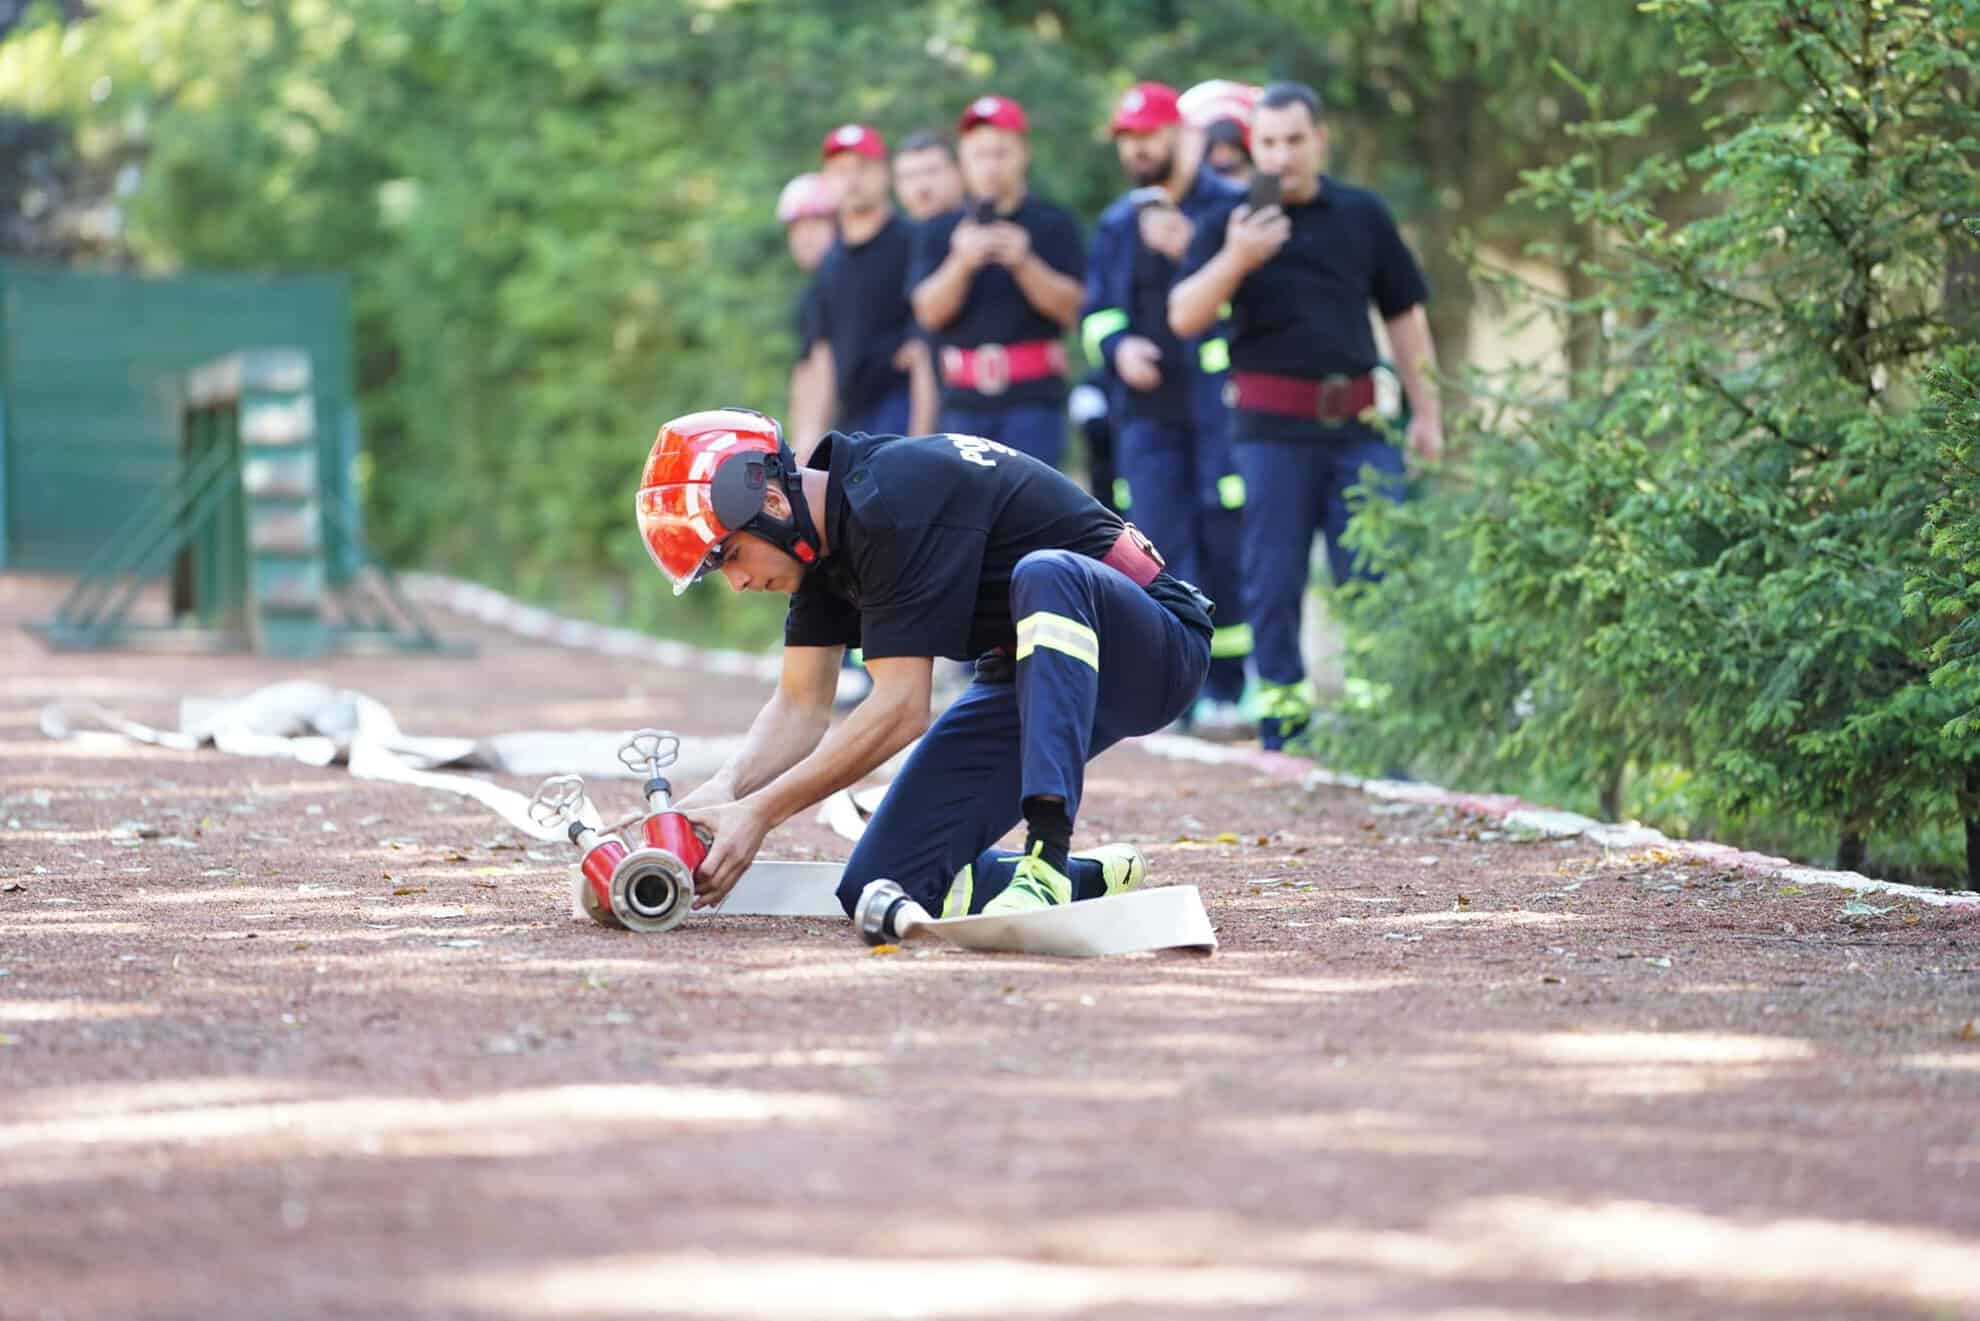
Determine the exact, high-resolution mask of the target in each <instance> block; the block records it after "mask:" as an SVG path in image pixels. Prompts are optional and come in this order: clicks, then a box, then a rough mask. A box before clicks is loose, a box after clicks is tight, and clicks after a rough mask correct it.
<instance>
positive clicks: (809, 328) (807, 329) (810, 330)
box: [791, 276, 825, 362]
mask: <svg viewBox="0 0 1980 1321" xmlns="http://www.w3.org/2000/svg"><path fill="white" fill-rule="evenodd" d="M791 330H792V333H793V334H794V335H795V337H796V339H797V360H798V361H799V362H803V361H804V360H805V359H806V358H808V357H810V356H811V348H812V345H814V344H816V343H818V341H819V340H821V339H823V338H824V337H825V329H824V306H823V304H822V303H821V302H820V301H819V297H818V279H817V277H816V276H814V277H812V278H811V279H809V280H806V281H805V282H804V288H803V289H801V290H799V291H798V296H797V304H796V305H795V306H794V307H793V308H792V309H791Z"/></svg>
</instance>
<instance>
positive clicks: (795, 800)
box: [688, 656, 934, 908]
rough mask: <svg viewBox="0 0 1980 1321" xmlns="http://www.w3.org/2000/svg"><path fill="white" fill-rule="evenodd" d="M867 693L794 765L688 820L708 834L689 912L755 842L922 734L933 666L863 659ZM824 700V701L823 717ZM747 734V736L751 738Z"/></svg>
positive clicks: (726, 884) (752, 852) (733, 877)
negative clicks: (709, 839)
mask: <svg viewBox="0 0 1980 1321" xmlns="http://www.w3.org/2000/svg"><path fill="white" fill-rule="evenodd" d="M866 668H867V670H868V672H870V673H871V674H872V675H873V691H872V692H871V693H870V694H868V695H867V698H866V700H865V701H863V702H861V703H860V704H859V705H858V706H857V707H855V708H854V709H853V712H852V714H851V715H849V716H847V717H846V718H845V720H844V721H843V722H841V723H840V725H839V726H838V728H836V729H834V730H832V731H831V733H829V734H828V735H826V737H825V739H824V741H823V742H821V743H819V744H818V745H817V746H816V748H815V749H814V750H813V751H812V752H811V755H809V756H807V757H805V758H804V759H803V760H802V761H800V762H798V763H797V764H796V765H795V766H792V767H791V768H790V769H789V770H787V771H785V772H784V773H783V774H781V775H779V776H777V777H776V778H775V779H773V780H771V781H770V782H769V783H768V784H765V785H764V786H762V787H761V788H759V789H756V790H754V791H748V790H745V792H744V795H743V796H742V797H739V798H738V799H737V800H736V801H735V802H733V803H718V804H714V805H712V806H710V807H706V808H701V809H697V810H693V811H689V812H688V816H689V818H690V819H692V820H693V821H694V823H695V824H696V825H698V826H703V827H705V828H707V829H709V830H711V831H712V832H713V833H714V836H715V842H714V843H713V844H712V845H710V847H709V850H708V857H707V858H706V859H705V860H704V861H703V862H702V864H701V866H700V868H699V869H698V870H697V871H696V873H695V906H696V907H698V908H705V907H707V906H709V905H710V904H716V903H720V902H721V901H722V899H723V897H724V896H725V895H727V894H728V893H729V891H730V889H731V888H733V887H734V886H735V883H736V882H737V881H738V880H740V879H742V874H743V872H744V871H746V870H748V868H749V864H750V863H751V862H753V861H754V860H755V858H756V851H757V849H758V848H760V847H761V846H762V844H763V837H764V836H765V835H767V834H769V833H770V831H771V830H773V829H775V828H776V827H777V826H778V825H780V824H781V823H783V822H784V821H786V820H788V819H790V818H791V817H793V816H796V815H797V814H798V813H799V812H802V811H804V810H805V809H806V808H808V807H811V806H812V805H813V804H815V803H818V802H820V801H821V800H823V799H824V798H826V797H827V796H828V795H830V794H833V793H836V792H837V791H838V790H840V789H844V788H847V787H848V786H851V785H854V784H857V783H859V781H860V780H862V779H864V778H865V777H866V776H867V775H868V774H870V773H871V772H873V771H875V770H877V769H879V767H880V766H881V765H882V764H884V763H885V762H886V760H887V759H888V758H889V757H891V756H893V755H894V754H895V753H896V752H899V751H900V750H901V749H902V748H904V747H906V746H907V745H908V744H910V743H912V742H914V740H916V739H917V738H920V737H921V734H922V731H924V730H925V729H927V728H928V693H929V687H930V683H931V678H932V675H933V671H934V663H933V661H931V660H930V659H929V658H928V657H926V656H890V657H885V658H882V659H870V658H869V659H868V660H867V662H866ZM830 709H831V698H830V695H829V691H828V694H827V696H826V711H827V714H829V713H830ZM753 733H754V731H752V734H753Z"/></svg>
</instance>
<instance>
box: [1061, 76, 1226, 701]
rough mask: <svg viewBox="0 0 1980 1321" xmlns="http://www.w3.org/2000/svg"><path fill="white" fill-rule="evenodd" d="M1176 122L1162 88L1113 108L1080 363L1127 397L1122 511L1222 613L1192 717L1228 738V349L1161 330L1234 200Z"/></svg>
mask: <svg viewBox="0 0 1980 1321" xmlns="http://www.w3.org/2000/svg"><path fill="white" fill-rule="evenodd" d="M1182 123H1183V116H1182V112H1181V110H1180V108H1179V107H1178V105H1177V97H1176V93H1175V89H1173V88H1171V87H1168V86H1165V85H1164V84H1162V83H1138V84H1136V85H1135V86H1134V87H1131V88H1129V89H1128V90H1127V92H1126V93H1125V94H1124V95H1122V97H1121V99H1120V101H1119V103H1118V104H1117V105H1116V106H1115V108H1114V116H1113V120H1112V123H1111V125H1110V128H1111V129H1112V132H1113V135H1114V147H1115V151H1116V153H1117V154H1118V155H1119V156H1120V161H1121V166H1122V168H1123V169H1124V170H1125V171H1126V172H1127V175H1128V179H1129V182H1130V183H1132V184H1133V185H1135V186H1134V188H1133V189H1132V191H1130V192H1128V193H1127V194H1125V195H1124V196H1122V197H1121V198H1119V199H1118V200H1116V201H1115V202H1114V203H1113V205H1111V206H1109V207H1108V208H1107V210H1106V211H1105V212H1103V213H1102V214H1101V216H1100V223H1099V226H1098V227H1097V229H1096V230H1095V233H1094V239H1093V253H1092V256H1091V258H1090V259H1089V260H1088V262H1087V275H1086V304H1085V317H1084V320H1083V321H1082V323H1081V331H1082V336H1083V338H1084V341H1085V345H1086V356H1087V358H1088V359H1089V360H1090V361H1093V362H1096V363H1102V364H1105V365H1106V366H1108V367H1110V368H1112V369H1113V371H1114V374H1115V376H1116V377H1117V378H1118V379H1119V380H1120V381H1121V383H1122V386H1123V387H1124V388H1123V389H1122V391H1121V392H1120V394H1119V396H1118V398H1119V404H1120V407H1119V418H1118V425H1117V427H1116V429H1115V466H1116V468H1117V470H1118V472H1119V474H1120V477H1121V480H1122V482H1123V484H1124V486H1125V493H1126V498H1127V508H1128V510H1129V512H1130V513H1131V514H1132V516H1133V518H1134V521H1135V523H1136V525H1137V526H1139V527H1140V528H1141V530H1142V531H1143V532H1145V533H1146V534H1147V535H1148V537H1149V539H1150V540H1152V541H1153V542H1154V543H1155V545H1156V548H1157V549H1159V550H1160V551H1161V552H1162V554H1163V556H1164V557H1165V558H1166V559H1167V560H1168V562H1169V566H1170V569H1171V570H1172V571H1173V572H1174V573H1175V574H1176V575H1177V576H1178V577H1180V578H1184V579H1186V580H1188V581H1191V582H1195V583H1197V584H1200V585H1201V586H1202V587H1203V588H1204V589H1205V590H1206V591H1208V592H1209V593H1210V595H1211V596H1212V597H1213V598H1214V599H1216V600H1217V601H1218V602H1220V603H1221V607H1220V609H1219V611H1218V614H1217V631H1216V634H1215V635H1214V636H1213V637H1212V639H1211V653H1210V654H1211V656H1212V662H1211V667H1210V676H1209V678H1208V680H1207V681H1206V683H1205V685H1204V701H1203V702H1202V703H1201V704H1200V709H1199V711H1198V712H1197V713H1196V719H1197V720H1198V721H1200V722H1201V723H1203V724H1206V725H1211V726H1216V727H1222V728H1234V727H1236V726H1237V725H1238V724H1240V723H1241V720H1240V717H1239V714H1238V700H1239V698H1240V697H1242V696H1243V693H1244V666H1245V658H1246V657H1247V656H1249V655H1250V654H1251V630H1250V629H1249V628H1248V627H1247V626H1246V624H1245V622H1244V618H1243V616H1242V614H1241V613H1240V611H1241V605H1240V601H1239V596H1240V592H1239V588H1238V582H1237V573H1238V528H1239V522H1240V519H1241V513H1240V511H1241V509H1242V508H1243V505H1244V483H1243V481H1242V480H1241V479H1240V478H1239V477H1238V476H1237V469H1236V468H1235V466H1234V465H1233V464H1232V461H1231V453H1230V443H1229V432H1228V416H1229V415H1228V411H1227V410H1226V409H1225V407H1224V403H1223V398H1222V391H1223V386H1224V369H1225V367H1226V366H1227V363H1226V346H1225V343H1224V341H1223V339H1222V338H1221V336H1219V335H1217V334H1215V333H1213V334H1211V335H1210V336H1208V337H1205V338H1202V339H1197V338H1191V339H1188V340H1184V339H1182V338H1179V337H1178V336H1177V335H1176V334H1175V333H1174V332H1173V331H1171V330H1170V329H1169V288H1170V286H1171V285H1172V284H1173V283H1174V281H1175V274H1176V263H1177V262H1178V261H1180V260H1181V258H1182V257H1183V255H1184V253H1185V252H1186V251H1187V250H1188V248H1189V242H1190V239H1191V237H1192V236H1193V235H1194V233H1195V232H1196V226H1197V223H1198V221H1200V220H1201V219H1202V218H1203V217H1204V216H1205V215H1207V214H1208V213H1210V212H1211V211H1213V210H1215V209H1216V208H1217V207H1218V206H1219V205H1222V204H1225V203H1228V202H1231V201H1234V200H1235V199H1236V198H1237V196H1238V193H1237V192H1236V190H1235V189H1234V188H1233V187H1232V186H1231V185H1229V184H1227V183H1225V182H1223V181H1222V180H1221V179H1219V178H1218V177H1217V176H1216V175H1215V174H1214V173H1212V172H1211V171H1209V170H1206V169H1203V168H1202V167H1201V159H1200V150H1201V139H1200V138H1187V139H1186V138H1185V137H1184V135H1183V131H1182Z"/></svg>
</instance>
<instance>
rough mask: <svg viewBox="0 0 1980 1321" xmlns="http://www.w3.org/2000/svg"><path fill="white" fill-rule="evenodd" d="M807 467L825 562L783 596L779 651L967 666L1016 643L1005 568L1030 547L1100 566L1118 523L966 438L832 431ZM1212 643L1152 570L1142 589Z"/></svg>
mask: <svg viewBox="0 0 1980 1321" xmlns="http://www.w3.org/2000/svg"><path fill="white" fill-rule="evenodd" d="M809 466H811V467H813V468H822V469H824V470H825V471H826V472H828V473H829V474H830V478H831V480H830V483H829V485H828V486H827V489H826V495H825V541H826V544H827V545H828V546H829V547H830V548H831V553H830V554H829V555H827V556H826V557H825V559H824V560H823V561H821V562H820V563H819V564H818V565H816V566H814V567H813V568H812V570H811V571H810V572H809V573H807V574H806V575H805V577H804V581H803V583H801V584H800V585H799V587H798V590H797V591H795V592H793V593H792V594H791V606H790V612H789V614H787V615H786V616H785V618H784V644H785V645H786V646H793V647H836V646H846V647H861V648H863V649H864V650H865V652H866V655H867V656H868V657H869V658H874V659H884V658H886V657H889V656H947V657H950V658H952V659H955V660H970V659H972V658H974V657H976V656H980V655H982V654H983V653H984V652H986V651H990V650H993V649H995V648H997V647H1006V648H1013V649H1014V648H1015V647H1016V645H1017V625H1016V623H1015V621H1013V620H1012V618H1011V570H1012V569H1014V568H1015V567H1017V562H1018V561H1019V560H1020V559H1023V558H1024V557H1025V556H1026V555H1028V554H1030V553H1031V552H1032V551H1034V550H1052V549H1060V550H1071V551H1077V552H1078V553H1080V554H1082V555H1089V556H1091V557H1093V558H1094V559H1100V558H1101V557H1103V556H1104V555H1106V553H1107V552H1108V551H1109V550H1110V549H1112V548H1113V545H1114V542H1115V541H1116V540H1117V539H1118V538H1119V536H1120V534H1121V527H1122V524H1121V520H1120V518H1119V516H1118V515H1116V514H1114V513H1113V512H1112V511H1111V510H1109V509H1106V508H1105V507H1103V506H1102V505H1101V504H1100V503H1099V502H1098V501H1097V500H1095V499H1094V498H1093V497H1092V496H1090V495H1088V494H1087V493H1086V492H1085V491H1082V490H1081V489H1080V488H1079V487H1078V486H1077V485H1076V484H1075V483H1074V482H1073V480H1072V479H1071V478H1069V477H1067V476H1066V475H1065V474H1064V473H1061V472H1059V471H1058V470H1057V469H1055V468H1051V467H1048V466H1046V465H1045V464H1043V463H1040V462H1039V461H1038V460H1036V459H1034V458H1031V457H1030V456H1028V455H1025V454H1020V453H1018V452H1017V451H1016V450H1013V449H1009V448H1007V447H1005V446H1003V445H999V444H996V443H995V442H993V441H988V440H982V439H979V438H977V437H973V436H948V435H937V436H914V437H901V436H864V435H860V436H850V437H848V436H845V435H842V434H840V433H838V432H831V433H829V434H827V435H826V437H825V438H824V439H823V440H821V441H819V442H818V448H817V449H815V450H813V451H812V454H811V459H810V464H809ZM1148 594H1149V595H1150V596H1152V597H1154V598H1155V599H1156V600H1158V601H1160V602H1161V603H1162V604H1163V605H1164V606H1165V607H1167V608H1168V609H1169V611H1170V612H1171V613H1173V614H1174V615H1175V616H1176V617H1177V618H1178V619H1181V620H1182V621H1183V622H1184V623H1186V624H1188V625H1190V626H1191V627H1193V628H1195V629H1197V630H1198V631H1199V632H1201V633H1203V634H1204V635H1205V636H1208V635H1209V633H1210V629H1211V623H1210V616H1209V615H1208V614H1207V613H1205V611H1204V609H1203V607H1202V606H1201V605H1199V604H1198V603H1197V597H1196V595H1195V593H1193V592H1192V591H1191V590H1190V589H1188V588H1186V587H1184V586H1183V585H1182V584H1181V583H1180V582H1178V581H1176V580H1175V579H1174V578H1171V577H1170V576H1169V575H1168V574H1166V573H1164V574H1160V575H1158V576H1157V577H1156V579H1155V581H1154V582H1153V583H1151V584H1150V585H1149V587H1148Z"/></svg>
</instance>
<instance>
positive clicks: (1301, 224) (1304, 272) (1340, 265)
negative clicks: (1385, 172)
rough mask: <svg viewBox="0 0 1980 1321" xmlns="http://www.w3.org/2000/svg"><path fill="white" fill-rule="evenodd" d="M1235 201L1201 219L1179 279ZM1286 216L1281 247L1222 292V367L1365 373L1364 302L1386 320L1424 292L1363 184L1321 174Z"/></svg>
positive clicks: (1195, 266) (1368, 337)
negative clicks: (1227, 312) (1227, 333)
mask: <svg viewBox="0 0 1980 1321" xmlns="http://www.w3.org/2000/svg"><path fill="white" fill-rule="evenodd" d="M1243 200H1244V199H1243V198H1241V197H1240V198H1235V199H1232V200H1230V201H1226V202H1224V203H1222V204H1221V205H1219V206H1218V207H1217V208H1216V209H1215V210H1213V211H1211V212H1209V213H1207V214H1206V215H1205V216H1204V217H1203V219H1202V221H1201V222H1200V223H1199V224H1198V225H1197V229H1196V239H1195V241H1194V242H1192V243H1191V244H1190V248H1189V253H1188V255H1187V256H1186V257H1185V258H1184V260H1183V266H1182V270H1181V271H1180V272H1179V273H1178V277H1177V278H1178V279H1181V278H1184V277H1187V276H1189V275H1193V274H1194V273H1196V272H1197V271H1199V270H1201V269H1202V268H1203V266H1204V264H1205V263H1207V262H1208V261H1209V260H1210V259H1211V258H1212V257H1214V256H1216V255H1217V253H1218V252H1219V251H1221V250H1222V249H1223V246H1224V226H1225V224H1226V223H1227V222H1228V221H1229V219H1230V215H1231V212H1232V211H1234V210H1235V209H1236V208H1237V207H1238V206H1239V205H1240V204H1242V202H1243ZM1286 216H1287V218H1288V219H1290V220H1291V221H1292V235H1291V237H1290V238H1288V239H1287V240H1286V243H1285V246H1284V247H1282V248H1280V249H1279V251H1278V252H1277V253H1275V254H1274V255H1273V257H1272V259H1271V260H1270V261H1268V262H1266V263H1265V264H1264V265H1263V266H1260V267H1259V268H1258V269H1257V270H1255V271H1253V272H1251V274H1249V275H1247V276H1245V277H1244V281H1243V283H1241V284H1239V285H1238V288H1237V292H1236V293H1234V294H1233V295H1231V367H1232V368H1233V369H1234V370H1236V371H1255V372H1274V373H1277V374H1278V375H1281V376H1303V377H1307V378H1309V379H1313V380H1318V379H1320V378H1322V377H1326V376H1331V375H1334V374H1336V373H1339V374H1341V375H1346V376H1359V375H1361V374H1362V373H1363V372H1368V371H1372V370H1374V368H1375V364H1376V363H1377V361H1379V355H1378V354H1377V352H1376V346H1375V332H1374V329H1373V328H1372V327H1371V326H1370V325H1369V323H1368V305H1369V304H1370V303H1371V302H1372V303H1373V304H1374V305H1375V308H1376V310H1377V311H1379V312H1380V313H1381V314H1382V319H1383V320H1385V321H1387V320H1390V319H1392V318H1394V317H1397V316H1400V315H1402V314H1403V313H1404V312H1407V311H1408V310H1409V309H1410V308H1412V307H1414V306H1416V305H1417V304H1418V303H1422V302H1425V301H1427V300H1428V299H1429V297H1430V290H1429V287H1428V285H1426V284H1425V283H1424V279H1423V271H1422V269H1421V268H1420V267H1418V266H1417V264H1416V258H1415V257H1414V256H1412V255H1411V254H1410V251H1409V248H1408V246H1407V245H1406V244H1404V242H1403V239H1402V235H1401V234H1400V233H1399V232H1397V230H1396V222H1395V220H1394V218H1393V217H1391V216H1390V215H1389V209H1388V207H1386V206H1384V205H1383V204H1382V199H1381V198H1379V197H1377V196H1375V194H1373V193H1371V192H1369V191H1368V190H1367V189H1365V188H1354V187H1350V186H1349V185H1347V184H1344V183H1341V182H1339V181H1338V180H1336V179H1333V178H1330V177H1328V176H1326V175H1322V176H1321V178H1320V194H1319V196H1318V197H1316V198H1315V199H1314V200H1313V201H1311V202H1308V203H1306V204H1304V205H1302V206H1291V207H1287V208H1286ZM1272 420H1273V421H1275V422H1277V421H1282V420H1284V419H1278V418H1274V419H1272Z"/></svg>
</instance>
